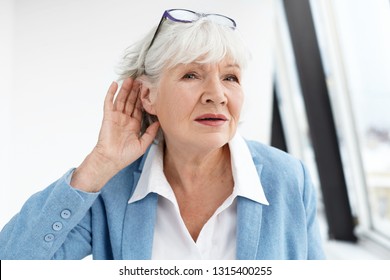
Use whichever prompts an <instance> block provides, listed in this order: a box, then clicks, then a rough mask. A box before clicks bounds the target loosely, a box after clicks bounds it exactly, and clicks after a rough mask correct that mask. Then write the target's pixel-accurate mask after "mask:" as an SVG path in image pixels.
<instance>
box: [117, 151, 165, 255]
mask: <svg viewBox="0 0 390 280" xmlns="http://www.w3.org/2000/svg"><path fill="white" fill-rule="evenodd" d="M146 155H147V153H146V154H145V155H144V157H143V160H142V161H141V163H140V165H139V169H138V170H137V171H134V173H133V178H134V180H133V186H132V187H133V193H134V190H135V188H136V186H137V183H138V181H139V178H140V176H141V172H142V168H143V166H144V163H145V159H146ZM131 195H133V194H131ZM157 199H158V196H157V194H156V193H149V194H148V195H147V196H146V197H145V198H143V199H141V200H138V201H135V202H133V203H129V204H128V205H127V208H126V213H125V217H124V221H123V236H122V258H123V259H124V260H147V259H151V256H152V245H153V235H154V225H155V220H156V211H157Z"/></svg>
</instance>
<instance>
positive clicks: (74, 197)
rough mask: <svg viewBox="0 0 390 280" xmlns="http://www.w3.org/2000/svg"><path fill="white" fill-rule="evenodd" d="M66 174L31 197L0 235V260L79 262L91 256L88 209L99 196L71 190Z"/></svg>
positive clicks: (68, 173)
mask: <svg viewBox="0 0 390 280" xmlns="http://www.w3.org/2000/svg"><path fill="white" fill-rule="evenodd" d="M72 171H73V170H70V171H69V172H67V173H66V174H65V175H64V176H63V177H61V178H60V179H59V180H58V181H56V182H54V183H53V184H51V185H50V186H49V187H47V188H46V189H44V190H43V191H41V192H39V193H36V194H34V195H33V196H31V197H30V198H29V199H28V200H27V201H26V203H25V204H24V205H23V207H22V209H21V211H20V212H19V213H18V214H16V215H15V216H14V217H13V218H12V219H11V220H10V221H9V222H8V223H7V224H6V225H5V226H4V228H3V229H2V231H1V232H0V259H23V260H27V259H39V260H44V259H82V258H84V257H85V256H87V255H89V254H90V253H91V217H90V208H91V206H92V204H93V202H94V201H95V199H96V198H97V197H98V195H99V193H85V192H82V191H78V190H76V189H74V188H72V187H71V186H70V185H69V183H68V182H67V181H68V180H67V178H68V177H69V175H70V173H71V172H72Z"/></svg>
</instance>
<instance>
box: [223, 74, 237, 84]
mask: <svg viewBox="0 0 390 280" xmlns="http://www.w3.org/2000/svg"><path fill="white" fill-rule="evenodd" d="M225 80H226V81H229V82H236V83H239V82H240V81H239V80H238V78H237V76H236V75H228V76H226V77H225Z"/></svg>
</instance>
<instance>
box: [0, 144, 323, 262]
mask: <svg viewBox="0 0 390 280" xmlns="http://www.w3.org/2000/svg"><path fill="white" fill-rule="evenodd" d="M247 143H248V146H249V148H250V151H251V153H252V156H253V161H254V163H255V165H256V168H257V172H258V174H259V178H260V180H261V183H262V186H263V188H264V192H265V195H266V197H267V200H268V202H269V206H267V205H262V204H259V203H257V202H254V201H252V200H249V199H247V198H244V197H238V198H237V199H238V201H237V250H236V252H237V259H269V260H272V259H323V258H324V254H323V250H322V244H321V240H322V239H321V237H320V234H319V230H318V225H317V222H316V195H315V190H314V188H313V185H312V182H311V180H310V178H309V176H308V172H307V170H306V169H305V167H304V166H303V165H302V164H301V162H300V161H298V160H296V159H294V158H293V157H291V156H289V155H288V154H286V153H284V152H281V151H279V150H277V149H274V148H271V147H269V146H266V145H263V144H260V143H257V142H252V141H248V142H247ZM145 158H146V156H145V155H144V156H143V157H141V158H139V159H138V160H137V161H136V162H134V163H133V164H131V165H129V166H128V167H126V168H125V169H123V170H122V171H120V172H119V173H118V174H117V175H116V176H115V177H113V178H112V179H111V180H110V181H109V182H108V183H107V185H106V186H105V187H104V188H103V189H102V190H101V192H100V193H96V194H91V193H84V192H81V191H76V190H75V189H73V188H72V187H71V186H69V184H68V183H67V180H66V178H67V176H68V174H65V175H64V176H63V177H62V178H60V179H59V180H58V181H56V182H54V183H53V184H51V185H50V186H49V187H47V188H46V189H44V190H43V191H41V192H39V193H37V194H35V195H33V196H32V197H31V198H29V200H27V202H26V203H25V204H24V206H23V207H22V209H21V211H20V212H19V213H18V214H17V215H15V216H14V217H13V218H12V219H11V221H10V222H9V223H8V224H7V225H6V226H5V227H4V228H3V230H2V231H1V233H0V259H82V258H84V257H86V256H87V255H90V254H92V255H93V258H94V259H150V258H151V254H152V243H153V232H154V223H155V219H156V209H157V197H158V196H157V194H155V193H150V194H149V195H147V196H146V197H145V198H144V199H142V200H140V201H137V202H135V203H131V204H128V200H129V198H130V197H131V195H132V193H133V191H134V188H135V186H136V185H137V182H138V179H139V176H140V174H141V172H142V168H143V164H144V160H145Z"/></svg>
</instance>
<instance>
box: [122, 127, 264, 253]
mask: <svg viewBox="0 0 390 280" xmlns="http://www.w3.org/2000/svg"><path fill="white" fill-rule="evenodd" d="M229 149H230V154H231V163H232V171H233V179H234V188H233V192H232V194H231V195H230V196H229V197H228V198H227V199H226V200H225V201H224V202H223V203H222V205H221V206H220V207H218V209H217V210H216V211H215V213H214V214H213V215H212V217H211V218H210V219H209V220H208V221H207V222H206V224H205V225H204V226H203V228H202V230H201V232H200V234H199V236H198V239H197V240H196V242H195V241H194V240H193V239H192V237H191V235H190V233H189V232H188V230H187V228H186V226H185V224H184V221H183V219H182V217H181V215H180V210H179V206H178V203H177V200H176V197H175V194H174V192H173V190H172V188H171V187H170V185H169V183H168V181H167V179H166V177H165V175H164V171H163V170H164V169H163V147H162V145H152V147H151V148H150V151H149V154H148V155H147V158H146V160H145V165H144V168H143V171H142V174H141V177H140V179H139V181H138V184H137V186H136V189H135V191H134V194H133V196H132V197H131V198H130V200H129V203H133V202H135V201H138V200H140V199H142V198H144V197H145V196H146V195H148V194H149V193H151V192H154V193H157V194H158V195H159V196H158V204H157V216H156V224H155V228H154V239H153V249H152V259H155V260H157V259H183V260H184V259H203V260H207V259H213V260H223V259H235V258H236V220H237V209H236V204H237V199H236V198H237V196H243V197H246V198H248V199H251V200H254V201H256V202H258V203H262V204H266V205H268V201H267V199H266V197H265V195H264V191H263V187H262V185H261V182H260V180H259V176H258V173H257V171H256V167H255V165H254V163H253V160H252V156H251V153H250V151H249V148H248V146H247V144H246V143H245V141H244V139H243V138H242V137H241V136H240V135H238V134H236V136H235V137H234V138H233V139H232V140H231V141H230V142H229Z"/></svg>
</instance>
